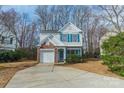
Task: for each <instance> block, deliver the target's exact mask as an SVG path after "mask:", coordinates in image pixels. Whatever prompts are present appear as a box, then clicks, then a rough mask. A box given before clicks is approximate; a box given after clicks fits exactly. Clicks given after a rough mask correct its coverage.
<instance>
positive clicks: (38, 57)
mask: <svg viewBox="0 0 124 93" xmlns="http://www.w3.org/2000/svg"><path fill="white" fill-rule="evenodd" d="M49 48H54V50H55V63H58V49H57V47H55V46H54V45H53V44H52V43H49V45H46V44H45V43H44V44H42V45H41V46H40V47H38V48H37V61H38V62H40V49H49Z"/></svg>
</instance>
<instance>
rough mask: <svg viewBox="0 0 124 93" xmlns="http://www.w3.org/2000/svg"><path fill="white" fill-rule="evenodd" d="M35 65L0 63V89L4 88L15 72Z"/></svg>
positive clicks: (25, 62)
mask: <svg viewBox="0 0 124 93" xmlns="http://www.w3.org/2000/svg"><path fill="white" fill-rule="evenodd" d="M36 64H37V62H36V61H23V62H13V63H0V88H3V87H5V86H6V85H7V83H8V82H9V80H10V79H11V78H12V77H13V76H14V75H15V73H16V72H17V71H19V70H23V69H25V68H28V67H31V66H34V65H36Z"/></svg>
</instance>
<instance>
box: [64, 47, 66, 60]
mask: <svg viewBox="0 0 124 93" xmlns="http://www.w3.org/2000/svg"><path fill="white" fill-rule="evenodd" d="M65 60H66V48H64V62H65Z"/></svg>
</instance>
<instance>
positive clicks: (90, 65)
mask: <svg viewBox="0 0 124 93" xmlns="http://www.w3.org/2000/svg"><path fill="white" fill-rule="evenodd" d="M63 66H67V67H72V68H77V69H80V70H85V71H89V72H93V73H97V74H101V75H105V76H110V77H116V78H121V79H124V77H121V76H119V75H117V74H115V73H113V72H111V71H110V69H109V68H108V67H107V65H103V64H102V61H101V60H96V59H94V58H92V59H87V60H85V63H76V64H65V65H63Z"/></svg>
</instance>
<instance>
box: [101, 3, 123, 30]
mask: <svg viewBox="0 0 124 93" xmlns="http://www.w3.org/2000/svg"><path fill="white" fill-rule="evenodd" d="M99 7H100V8H101V9H102V10H103V12H101V13H102V15H101V16H102V17H103V18H105V19H106V20H107V21H108V22H109V23H110V25H111V26H113V27H114V28H115V29H116V32H122V31H123V29H124V28H123V26H124V6H118V5H109V6H99ZM109 27H110V26H109Z"/></svg>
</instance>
